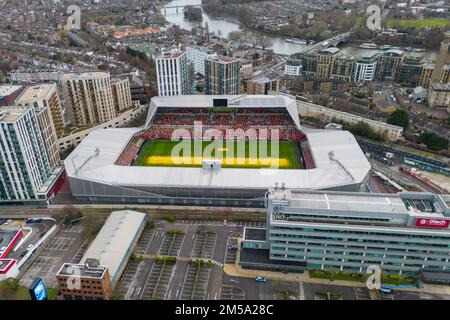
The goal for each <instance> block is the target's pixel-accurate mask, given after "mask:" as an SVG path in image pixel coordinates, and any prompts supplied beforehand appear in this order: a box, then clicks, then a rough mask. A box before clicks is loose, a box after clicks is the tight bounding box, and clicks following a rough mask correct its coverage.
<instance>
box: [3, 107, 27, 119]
mask: <svg viewBox="0 0 450 320" xmlns="http://www.w3.org/2000/svg"><path fill="white" fill-rule="evenodd" d="M27 111H28V109H27V108H20V107H17V108H2V109H0V122H14V121H16V120H17V119H19V118H20V117H22V116H23V115H24V114H25V113H26V112H27Z"/></svg>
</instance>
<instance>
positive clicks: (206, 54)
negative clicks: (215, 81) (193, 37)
mask: <svg viewBox="0 0 450 320" xmlns="http://www.w3.org/2000/svg"><path fill="white" fill-rule="evenodd" d="M186 53H187V57H188V59H189V60H191V61H192V62H193V63H194V72H195V74H197V73H199V74H201V75H202V76H204V75H205V60H206V59H208V58H210V57H215V56H217V53H215V52H214V51H213V50H211V49H208V48H206V47H201V46H189V47H187V48H186Z"/></svg>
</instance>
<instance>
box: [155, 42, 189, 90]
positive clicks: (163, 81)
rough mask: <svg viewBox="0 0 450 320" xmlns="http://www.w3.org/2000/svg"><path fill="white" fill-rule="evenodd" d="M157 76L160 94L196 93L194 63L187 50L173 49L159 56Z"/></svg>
mask: <svg viewBox="0 0 450 320" xmlns="http://www.w3.org/2000/svg"><path fill="white" fill-rule="evenodd" d="M156 76H157V80H158V94H159V95H160V96H178V95H186V94H192V93H194V85H195V84H194V65H193V63H192V61H190V60H189V59H188V57H187V54H186V52H182V51H179V50H173V51H171V52H170V53H165V54H163V55H162V56H160V57H159V58H157V59H156Z"/></svg>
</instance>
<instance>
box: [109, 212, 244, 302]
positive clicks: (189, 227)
mask: <svg viewBox="0 0 450 320" xmlns="http://www.w3.org/2000/svg"><path fill="white" fill-rule="evenodd" d="M193 222H194V223H191V221H177V222H175V223H165V222H162V221H156V222H155V227H154V228H153V229H146V230H145V231H144V233H143V235H142V236H141V239H140V240H139V242H138V245H137V247H136V249H135V251H134V254H135V256H136V257H140V256H142V258H143V259H141V258H139V259H135V260H133V261H130V263H129V264H128V266H127V267H126V269H125V272H124V274H123V276H122V278H121V280H120V282H119V284H118V287H117V288H116V290H115V292H114V294H115V295H118V296H121V297H122V298H124V299H207V298H210V297H211V298H216V299H218V298H220V286H221V283H222V275H223V265H224V262H225V255H226V251H227V249H226V246H227V240H228V237H229V236H230V235H231V234H233V235H238V234H242V231H243V230H242V228H241V227H237V226H229V225H227V226H224V225H223V221H220V222H219V221H216V222H215V223H208V224H200V223H199V221H198V220H196V221H193ZM209 222H211V221H209ZM231 243H236V242H231ZM233 254H234V255H235V252H232V251H230V256H231V257H232V256H233ZM157 257H177V261H176V263H174V264H173V263H169V262H166V263H165V264H164V263H163V262H161V261H158V259H160V258H157ZM195 259H202V260H203V261H204V262H203V265H199V263H198V262H197V263H195V262H192V261H191V260H193V261H195ZM231 259H234V258H230V260H231ZM209 261H210V262H209ZM191 297H192V298H191Z"/></svg>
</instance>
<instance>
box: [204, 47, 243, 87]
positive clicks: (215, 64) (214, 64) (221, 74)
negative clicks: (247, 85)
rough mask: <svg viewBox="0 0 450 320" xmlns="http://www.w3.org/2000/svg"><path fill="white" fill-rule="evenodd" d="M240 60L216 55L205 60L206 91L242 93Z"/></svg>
mask: <svg viewBox="0 0 450 320" xmlns="http://www.w3.org/2000/svg"><path fill="white" fill-rule="evenodd" d="M240 69H241V67H240V62H239V60H238V59H234V58H230V57H226V56H216V57H211V58H208V59H206V62H205V93H206V94H210V95H221V94H226V95H235V94H239V93H240Z"/></svg>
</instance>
